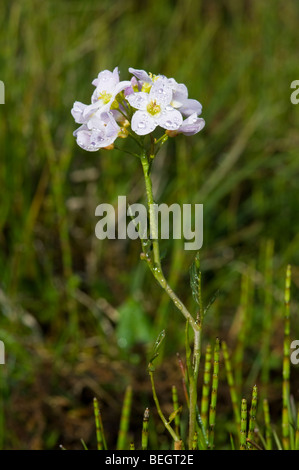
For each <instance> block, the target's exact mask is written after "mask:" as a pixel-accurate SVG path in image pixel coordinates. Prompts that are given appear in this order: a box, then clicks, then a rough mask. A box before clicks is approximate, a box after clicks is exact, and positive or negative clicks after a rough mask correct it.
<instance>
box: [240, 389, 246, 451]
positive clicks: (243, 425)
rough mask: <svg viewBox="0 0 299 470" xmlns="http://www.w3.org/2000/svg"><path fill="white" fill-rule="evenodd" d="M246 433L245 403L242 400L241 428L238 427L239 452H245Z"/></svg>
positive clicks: (243, 399)
mask: <svg viewBox="0 0 299 470" xmlns="http://www.w3.org/2000/svg"><path fill="white" fill-rule="evenodd" d="M246 433H247V401H246V399H245V398H242V403H241V426H240V450H246Z"/></svg>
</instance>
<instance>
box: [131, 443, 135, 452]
mask: <svg viewBox="0 0 299 470" xmlns="http://www.w3.org/2000/svg"><path fill="white" fill-rule="evenodd" d="M130 450H135V444H134V442H130Z"/></svg>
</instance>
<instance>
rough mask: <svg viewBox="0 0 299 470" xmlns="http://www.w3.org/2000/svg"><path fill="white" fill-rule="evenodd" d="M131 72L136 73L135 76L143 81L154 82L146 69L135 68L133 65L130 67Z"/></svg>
mask: <svg viewBox="0 0 299 470" xmlns="http://www.w3.org/2000/svg"><path fill="white" fill-rule="evenodd" d="M129 72H130V73H132V74H133V75H135V77H137V78H138V79H139V80H141V81H142V82H146V83H152V79H151V78H150V76H149V75H148V73H146V72H145V71H144V70H138V69H133V68H132V67H130V68H129Z"/></svg>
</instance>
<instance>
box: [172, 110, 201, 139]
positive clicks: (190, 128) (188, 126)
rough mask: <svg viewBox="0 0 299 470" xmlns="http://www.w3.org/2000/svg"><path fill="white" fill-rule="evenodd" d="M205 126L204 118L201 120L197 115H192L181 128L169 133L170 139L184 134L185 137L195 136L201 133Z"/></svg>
mask: <svg viewBox="0 0 299 470" xmlns="http://www.w3.org/2000/svg"><path fill="white" fill-rule="evenodd" d="M204 126H205V120H204V119H203V118H199V117H198V116H197V114H196V113H194V114H191V116H189V117H187V118H186V119H185V120H184V121H183V123H182V124H181V125H180V127H179V128H178V129H177V130H175V131H169V132H167V133H168V135H169V136H170V137H174V136H176V135H177V134H184V135H187V136H189V135H194V134H197V133H198V132H200V131H201V130H202V129H203V128H204Z"/></svg>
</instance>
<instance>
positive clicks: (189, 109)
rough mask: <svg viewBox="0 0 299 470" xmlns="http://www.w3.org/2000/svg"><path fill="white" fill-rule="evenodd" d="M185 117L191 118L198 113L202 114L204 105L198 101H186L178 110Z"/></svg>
mask: <svg viewBox="0 0 299 470" xmlns="http://www.w3.org/2000/svg"><path fill="white" fill-rule="evenodd" d="M178 109H179V110H180V112H181V113H182V114H183V115H184V116H191V114H193V113H196V114H197V115H199V114H201V111H202V105H201V104H200V102H199V101H197V100H190V99H188V100H185V101H184V102H183V104H182V106H180V107H179V108H178Z"/></svg>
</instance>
